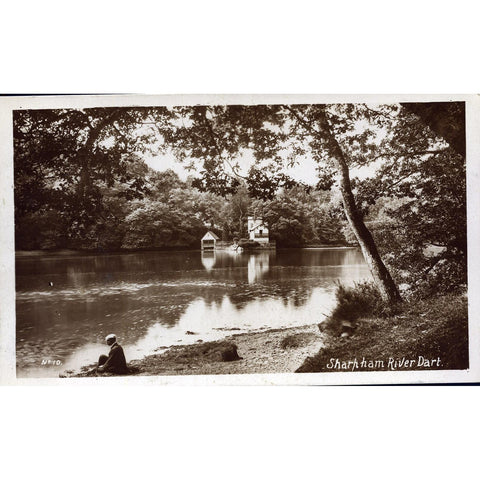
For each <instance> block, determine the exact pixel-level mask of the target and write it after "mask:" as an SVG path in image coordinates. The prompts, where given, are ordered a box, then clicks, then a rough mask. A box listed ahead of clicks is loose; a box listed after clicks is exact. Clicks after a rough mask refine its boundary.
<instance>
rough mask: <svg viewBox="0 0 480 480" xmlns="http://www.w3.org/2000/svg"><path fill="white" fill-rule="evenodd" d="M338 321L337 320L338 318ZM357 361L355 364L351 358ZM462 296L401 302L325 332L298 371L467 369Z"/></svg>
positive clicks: (464, 304) (466, 334) (466, 324)
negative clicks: (380, 313)
mask: <svg viewBox="0 0 480 480" xmlns="http://www.w3.org/2000/svg"><path fill="white" fill-rule="evenodd" d="M340 323H341V322H340ZM355 360H356V362H355ZM468 365H469V364H468V315H467V298H466V296H455V295H447V296H442V297H435V298H431V299H428V300H423V301H418V302H414V303H413V302H412V303H404V304H403V305H401V306H400V307H399V309H398V311H397V312H395V314H393V315H390V316H386V317H381V316H378V315H369V316H365V317H363V318H358V319H356V320H355V321H354V322H353V323H351V322H350V323H346V324H345V325H344V328H343V336H342V329H334V328H332V329H330V331H329V332H326V333H325V337H324V346H323V347H322V349H321V350H320V351H319V352H318V353H317V354H316V355H314V356H310V357H308V358H307V359H306V360H305V361H304V363H303V365H302V366H301V367H300V368H298V369H297V370H296V371H297V372H301V373H302V372H303V373H304V372H332V371H336V372H338V371H378V370H443V369H445V370H460V369H466V368H468Z"/></svg>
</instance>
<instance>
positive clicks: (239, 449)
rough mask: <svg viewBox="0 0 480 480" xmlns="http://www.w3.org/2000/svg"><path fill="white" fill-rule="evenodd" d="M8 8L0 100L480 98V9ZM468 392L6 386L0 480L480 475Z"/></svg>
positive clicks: (141, 4) (0, 402) (250, 5)
mask: <svg viewBox="0 0 480 480" xmlns="http://www.w3.org/2000/svg"><path fill="white" fill-rule="evenodd" d="M326 5H327V4H326V3H325V2H320V1H315V2H306V1H301V0H296V1H289V2H282V1H278V0H277V1H273V2H267V1H265V2H261V1H260V0H257V1H245V0H244V1H242V2H228V1H227V0H223V1H218V2H213V1H211V2H208V1H203V2H202V1H191V2H184V1H179V0H176V1H175V2H160V1H158V0H157V1H151V2H148V1H141V0H137V1H135V2H122V1H118V0H117V1H115V2H113V1H100V0H96V1H85V0H84V1H83V2H78V3H73V2H65V1H62V2H51V1H50V2H49V1H43V2H33V1H32V2H22V1H16V2H15V3H14V2H9V5H8V6H7V5H2V14H1V27H0V45H1V47H0V48H1V55H0V61H1V62H2V63H1V65H2V70H1V74H0V92H1V93H23V94H29V93H151V94H165V93H171V94H179V93H475V92H478V89H479V62H478V15H477V12H476V11H475V9H474V7H473V5H474V2H463V1H458V0H457V1H456V2H451V1H450V2H442V1H438V0H437V1H435V2H420V1H418V0H417V1H414V2H412V1H405V0H404V1H402V2H398V3H394V2H385V1H382V2H365V1H364V2H360V1H356V2H354V1H352V2H345V1H340V0H337V1H336V2H328V7H327V6H326ZM478 404H479V395H478V388H475V387H421V386H417V387H328V388H326V387H298V388H297V387H295V388H294V387H287V388H283V387H274V388H273V387H272V388H270V387H262V388H260V387H246V388H243V387H208V388H205V387H194V388H190V387H178V388H177V387H164V388H162V387H140V388H137V387H128V388H121V387H115V388H106V387H89V388H82V387H71V388H64V387H61V388H56V387H45V388H44V387H32V388H30V387H3V388H1V390H0V422H1V423H0V425H1V434H0V452H1V454H2V457H1V458H2V460H1V462H0V475H1V476H2V477H3V478H8V479H16V478H19V479H20V478H22V479H25V478H42V479H43V478H45V479H57V478H58V479H64V478H69V479H77V478H78V479H85V478H108V477H115V478H121V479H123V478H125V479H127V478H128V479H137V478H138V479H142V478H155V477H157V478H182V479H183V478H209V479H213V478H215V479H216V478H222V479H228V480H230V479H237V478H238V479H242V480H247V479H253V478H275V479H278V478H282V479H283V478H289V479H290V478H291V479H294V478H295V479H296V478H299V479H300V478H322V477H325V478H328V479H331V478H355V479H357V478H368V479H373V478H382V479H384V478H388V479H390V478H402V479H404V478H477V476H478V472H477V470H478V468H477V467H478V465H477V463H478V462H476V461H475V458H476V456H477V455H478V442H477V437H478V431H479V427H480V425H479V423H480V422H479V418H480V415H479V414H478Z"/></svg>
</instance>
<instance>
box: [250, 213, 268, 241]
mask: <svg viewBox="0 0 480 480" xmlns="http://www.w3.org/2000/svg"><path fill="white" fill-rule="evenodd" d="M247 228H248V234H249V238H250V240H255V241H256V242H258V243H268V242H269V234H268V226H267V225H266V224H265V223H264V221H263V218H262V217H252V216H250V217H248V227H247Z"/></svg>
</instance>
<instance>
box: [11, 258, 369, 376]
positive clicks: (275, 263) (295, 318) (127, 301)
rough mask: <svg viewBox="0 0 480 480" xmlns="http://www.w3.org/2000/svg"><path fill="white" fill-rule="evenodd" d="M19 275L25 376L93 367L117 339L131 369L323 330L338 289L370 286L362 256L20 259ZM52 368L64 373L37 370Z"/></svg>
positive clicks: (19, 340)
mask: <svg viewBox="0 0 480 480" xmlns="http://www.w3.org/2000/svg"><path fill="white" fill-rule="evenodd" d="M16 273H17V276H16V287H17V363H18V374H19V375H20V376H28V375H30V376H32V375H33V376H57V375H58V371H61V370H64V369H65V368H67V367H72V368H75V367H78V366H80V365H83V364H88V363H91V362H92V361H94V360H95V359H96V358H97V357H98V355H99V354H100V353H104V352H105V348H106V347H105V345H104V344H103V339H104V337H105V335H107V334H108V333H111V332H115V333H116V334H117V335H118V338H119V340H120V341H121V343H122V344H123V345H124V347H125V351H126V354H127V356H128V358H129V359H132V358H139V357H141V356H143V355H144V354H148V353H150V352H152V351H153V350H155V349H156V348H158V347H159V346H163V345H172V344H175V343H187V342H189V343H192V342H196V341H198V340H200V339H201V340H208V339H212V338H219V337H221V336H223V335H225V332H226V331H227V332H228V331H234V330H237V329H241V330H248V329H252V328H253V329H257V328H267V327H273V328H277V327H282V326H290V325H302V324H308V323H318V322H319V321H320V320H321V319H322V318H324V317H323V316H324V315H325V314H328V312H329V311H330V309H331V308H332V306H333V303H334V289H335V282H336V281H339V280H340V281H342V282H344V283H353V282H354V281H359V280H362V279H364V278H367V277H369V274H368V271H367V268H366V266H365V263H364V261H363V258H362V256H361V254H360V252H358V251H357V250H355V249H343V250H342V249H337V250H334V249H332V250H288V251H281V250H280V251H278V252H260V253H257V254H246V253H243V254H231V253H229V252H208V253H206V252H203V253H201V252H199V251H198V252H175V253H172V252H169V253H136V254H126V255H105V256H87V255H82V256H62V257H60V256H57V257H48V256H45V257H41V258H34V259H32V258H28V259H25V258H18V259H17V264H16ZM49 281H52V282H53V284H54V287H50V286H49V285H48V282H49ZM187 331H190V332H194V333H195V335H187V334H186V332H187ZM45 358H51V359H58V360H60V361H62V362H63V365H62V366H61V367H59V368H48V369H47V368H44V367H40V364H41V362H42V359H45Z"/></svg>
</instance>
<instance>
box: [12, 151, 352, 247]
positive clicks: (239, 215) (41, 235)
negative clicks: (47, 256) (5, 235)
mask: <svg viewBox="0 0 480 480" xmlns="http://www.w3.org/2000/svg"><path fill="white" fill-rule="evenodd" d="M138 161H139V162H140V160H138ZM135 168H136V169H137V173H140V172H141V173H142V175H143V177H144V178H143V181H144V182H145V184H146V185H148V192H146V193H145V194H144V196H143V197H142V198H134V199H130V200H128V199H126V198H125V196H124V195H122V192H124V190H125V189H126V188H127V187H126V186H125V185H122V184H121V183H120V182H117V183H116V184H115V185H114V186H112V187H110V188H104V189H103V190H102V191H101V194H102V198H103V205H102V214H101V215H99V216H98V218H97V220H96V221H95V222H93V221H92V222H89V225H88V226H87V227H86V228H82V229H81V230H79V231H78V232H77V235H76V236H75V237H72V225H71V224H69V223H68V220H67V219H68V216H67V214H66V212H65V211H64V208H63V207H64V206H63V205H62V204H57V205H52V206H51V207H50V208H49V209H48V210H47V209H38V210H37V211H35V212H28V213H26V214H24V215H20V214H18V215H17V218H16V246H17V248H18V249H24V250H29V249H57V248H78V249H88V250H97V251H115V250H121V249H164V248H199V247H200V239H201V237H202V236H203V235H204V234H205V232H206V231H207V230H212V231H213V232H216V233H217V234H218V235H219V237H221V238H222V240H225V241H232V240H233V239H234V238H238V239H241V238H248V232H247V217H248V215H256V216H262V217H263V218H264V219H265V221H266V222H267V224H268V225H269V226H270V231H271V235H270V236H271V239H272V240H275V241H276V242H277V244H278V246H280V247H282V246H283V247H301V246H304V245H311V244H323V245H329V244H344V243H345V237H344V235H343V233H342V227H343V226H344V221H343V220H342V219H341V218H339V216H338V215H336V213H335V209H334V208H333V205H332V204H331V203H330V194H329V193H326V192H318V191H316V192H313V193H307V192H306V191H305V189H304V188H303V187H293V188H290V189H285V190H282V191H281V192H279V193H278V195H277V196H275V198H273V199H272V200H258V199H255V198H252V197H251V196H250V194H249V192H248V190H247V188H246V187H245V186H240V188H239V189H238V191H237V192H236V193H235V194H228V195H226V197H221V196H220V195H216V194H214V193H210V192H202V191H200V190H198V189H197V188H196V187H195V186H193V185H192V183H193V182H192V180H191V179H189V180H187V181H186V182H183V181H181V180H180V179H179V177H178V176H177V174H175V173H174V172H173V171H171V170H167V171H165V172H156V171H153V170H151V169H149V168H148V167H145V166H144V167H143V168H139V167H138V166H136V167H135Z"/></svg>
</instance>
